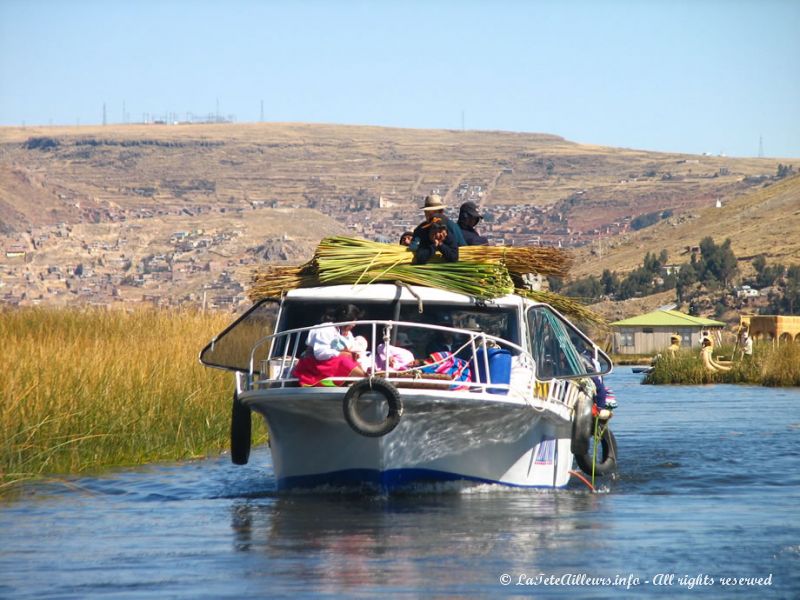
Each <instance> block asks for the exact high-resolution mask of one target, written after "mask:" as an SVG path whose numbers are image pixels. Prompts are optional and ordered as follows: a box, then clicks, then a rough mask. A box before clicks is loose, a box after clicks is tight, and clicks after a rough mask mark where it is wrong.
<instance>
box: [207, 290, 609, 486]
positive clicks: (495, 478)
mask: <svg viewBox="0 0 800 600" xmlns="http://www.w3.org/2000/svg"><path fill="white" fill-rule="evenodd" d="M343 303H349V304H354V305H356V306H357V307H358V308H359V309H360V311H361V314H362V315H363V317H362V318H361V319H359V320H358V321H356V322H354V325H355V328H354V329H353V333H354V334H357V335H358V336H359V337H362V338H363V339H365V340H366V346H367V351H366V352H365V355H364V356H363V357H362V359H361V362H362V364H364V372H365V373H366V376H363V377H351V376H342V377H335V378H332V381H327V382H326V383H327V385H314V386H304V385H301V384H300V381H299V380H298V377H297V376H296V371H295V367H296V365H297V362H298V360H299V359H300V358H301V357H302V356H303V353H304V352H306V341H307V339H308V335H309V331H311V330H312V329H313V328H315V327H319V326H320V323H321V320H322V315H324V314H325V313H326V311H328V310H329V309H330V308H331V307H335V306H337V305H341V304H343ZM350 324H353V323H350ZM334 325H344V323H338V324H337V323H334ZM437 344H438V345H437ZM401 346H402V347H403V349H404V351H405V352H406V353H407V355H408V354H410V355H413V357H414V358H415V360H414V361H413V362H410V363H409V364H404V365H402V366H401V367H397V366H396V365H394V364H392V361H390V360H385V357H386V352H387V351H391V349H392V348H395V347H401ZM382 357H383V359H384V360H381V358H382ZM587 357H588V359H587ZM200 361H201V362H202V363H203V364H204V365H206V366H209V367H215V368H221V369H227V370H229V371H233V372H235V374H236V389H235V391H234V394H233V408H232V425H231V454H232V459H233V461H234V462H235V463H238V464H243V463H246V462H247V460H248V456H249V451H250V419H251V413H253V412H254V413H258V414H260V415H261V416H262V417H263V418H264V420H265V421H266V425H267V428H268V432H269V445H270V449H271V453H272V463H273V468H274V471H275V477H276V480H277V484H278V488H279V489H281V490H286V489H292V488H298V487H316V486H328V485H332V486H341V485H345V486H363V487H368V488H377V489H379V490H386V491H388V490H394V489H396V488H400V487H403V486H408V485H414V484H418V483H439V482H459V483H460V484H463V485H474V484H487V483H489V484H501V485H505V486H517V487H526V488H528V487H532V488H537V487H541V488H560V487H563V486H565V485H567V484H568V482H569V481H570V478H571V476H572V475H573V474H577V472H576V471H574V470H573V461H574V460H577V462H578V466H579V467H580V468H581V469H582V470H583V471H585V472H587V473H591V474H592V475H595V474H596V475H603V474H608V473H611V472H613V470H614V467H615V465H616V442H615V440H614V437H613V434H612V433H611V431H610V429H609V428H608V422H607V421H603V422H600V423H599V424H598V420H597V419H596V418H593V416H592V415H593V409H592V407H593V404H592V389H593V383H592V381H593V380H596V378H599V377H602V376H604V375H607V374H608V373H610V372H611V370H612V363H611V360H610V359H609V357H608V356H607V355H606V354H605V353H604V352H603V351H602V350H601V349H600V348H599V347H598V346H597V345H596V344H595V343H594V342H593V341H592V340H591V339H590V338H589V337H588V336H587V335H585V334H584V333H583V332H582V331H581V330H580V329H579V328H578V327H577V326H576V325H574V324H573V323H571V322H570V320H569V319H567V318H566V317H565V316H564V315H562V314H561V313H559V312H558V311H557V310H555V309H554V308H552V307H551V306H550V305H548V304H544V303H541V302H535V301H533V300H531V299H529V298H527V297H524V296H522V295H516V294H509V295H506V296H503V297H499V298H494V299H490V300H486V299H479V298H475V297H472V296H468V295H464V294H459V293H454V292H450V291H444V290H441V289H436V288H432V287H423V286H414V285H407V284H401V283H397V284H390V283H376V284H366V285H330V286H321V287H308V288H298V289H293V290H290V291H288V292H287V293H284V294H282V296H281V297H280V298H268V299H264V300H261V301H259V302H257V303H256V304H255V305H253V306H252V307H251V308H250V309H249V310H247V311H246V312H245V313H244V314H243V315H242V316H241V317H239V318H238V319H237V320H236V321H234V322H233V323H232V324H231V325H230V326H228V327H227V328H226V329H225V330H224V331H222V332H221V333H220V334H218V335H217V336H215V337H214V338H213V339H212V340H211V342H210V343H209V344H208V345H207V346H206V347H205V348H204V349H203V350H202V351H201V353H200ZM448 361H449V362H451V363H453V364H456V363H457V364H458V365H460V368H459V369H457V371H458V376H457V377H455V376H452V375H451V374H450V373H448V372H447V369H443V368H441V367H442V366H443V365H444V366H446V365H445V363H447V362H448ZM596 412H597V411H596V410H595V411H594V413H596ZM598 425H599V429H598ZM598 431H599V432H598Z"/></svg>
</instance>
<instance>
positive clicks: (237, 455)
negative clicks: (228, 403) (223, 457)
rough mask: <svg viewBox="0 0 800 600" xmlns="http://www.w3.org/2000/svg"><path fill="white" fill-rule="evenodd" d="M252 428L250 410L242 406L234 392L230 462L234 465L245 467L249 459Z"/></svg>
mask: <svg viewBox="0 0 800 600" xmlns="http://www.w3.org/2000/svg"><path fill="white" fill-rule="evenodd" d="M252 427H253V425H252V418H251V416H250V409H249V408H248V407H247V406H245V405H244V404H242V401H241V400H239V395H238V394H237V393H236V392H235V391H234V392H233V409H232V411H231V462H232V463H233V464H235V465H246V464H247V461H248V460H249V459H250V438H251V435H252Z"/></svg>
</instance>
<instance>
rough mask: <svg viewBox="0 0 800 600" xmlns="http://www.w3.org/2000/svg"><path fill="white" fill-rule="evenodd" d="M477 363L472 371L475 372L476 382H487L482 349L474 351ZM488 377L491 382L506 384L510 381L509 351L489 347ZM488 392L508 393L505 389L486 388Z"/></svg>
mask: <svg viewBox="0 0 800 600" xmlns="http://www.w3.org/2000/svg"><path fill="white" fill-rule="evenodd" d="M475 360H476V362H477V365H473V367H474V368H473V369H472V372H473V373H475V381H476V382H477V383H489V378H488V377H486V361H485V360H484V357H483V350H482V349H481V350H478V351H477V352H476V353H475ZM488 362H489V377H491V380H492V383H502V384H508V383H509V382H510V381H511V352H509V351H508V350H505V349H503V348H489V361H488ZM488 392H489V393H490V394H503V395H505V394H508V390H507V389H501V388H488Z"/></svg>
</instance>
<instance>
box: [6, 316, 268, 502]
mask: <svg viewBox="0 0 800 600" xmlns="http://www.w3.org/2000/svg"><path fill="white" fill-rule="evenodd" d="M230 320H231V318H230V315H221V314H211V313H208V314H203V313H200V312H194V311H164V310H146V309H141V310H137V311H135V312H132V313H127V312H123V311H119V310H104V309H86V310H69V309H54V308H30V309H18V310H5V311H0V339H3V341H4V343H5V348H6V356H5V360H4V361H3V363H2V366H0V391H2V398H3V401H2V404H0V492H2V490H3V489H4V488H8V487H9V486H10V485H11V484H13V483H14V482H18V481H21V480H26V479H31V478H37V477H42V476H45V475H50V474H62V473H77V472H82V471H90V470H95V469H99V468H103V467H108V466H116V465H131V464H141V463H144V462H148V461H154V460H174V459H182V458H189V457H196V456H202V455H205V454H206V453H209V452H217V451H219V450H220V449H223V448H225V447H227V445H228V437H229V426H230V421H229V419H230V398H231V394H232V389H233V383H232V376H231V375H230V374H228V373H225V372H223V371H218V370H213V369H207V368H205V367H203V366H202V365H200V364H199V363H198V360H197V355H198V352H199V350H200V349H201V348H202V346H203V345H204V344H205V343H206V342H207V341H208V340H209V339H211V337H212V336H213V335H214V334H215V333H218V332H219V331H221V330H222V329H223V328H224V327H225V325H227V323H228V322H229V321H230ZM254 421H256V420H254ZM259 435H261V436H263V429H262V430H260V433H259Z"/></svg>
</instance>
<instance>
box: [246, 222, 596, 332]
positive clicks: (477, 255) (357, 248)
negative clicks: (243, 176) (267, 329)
mask: <svg viewBox="0 0 800 600" xmlns="http://www.w3.org/2000/svg"><path fill="white" fill-rule="evenodd" d="M459 253H460V258H461V260H459V261H458V262H453V263H448V262H444V261H442V260H441V259H434V260H432V261H431V262H429V263H428V264H425V265H413V264H412V260H413V258H414V254H413V253H412V252H409V251H408V249H407V248H406V247H405V246H400V245H398V244H383V243H380V242H372V241H369V240H363V239H358V238H351V237H346V236H335V237H328V238H325V239H323V240H322V241H321V242H320V243H319V246H318V247H317V250H316V252H315V254H314V258H313V259H312V260H310V261H309V262H307V263H305V264H303V265H300V266H296V267H287V266H272V267H266V268H261V269H260V270H259V271H258V272H256V273H254V274H253V276H252V277H251V289H250V291H249V292H248V296H249V298H250V299H251V300H254V301H255V300H258V299H261V298H266V297H269V296H273V297H274V296H278V295H280V294H281V293H282V292H284V291H288V290H290V289H295V288H298V287H312V286H315V285H336V284H351V285H356V284H368V283H377V282H389V281H402V282H404V283H408V284H410V285H420V286H426V287H435V288H440V289H445V290H449V291H452V292H457V293H462V294H468V295H471V296H476V297H479V298H496V297H498V296H503V295H505V294H509V293H511V292H513V291H514V282H513V280H512V277H511V275H514V276H515V277H520V276H521V275H523V274H525V273H531V272H534V273H542V274H552V275H559V276H564V275H565V274H566V272H567V270H568V268H569V264H570V259H569V257H568V256H567V255H566V254H565V253H564V252H562V251H560V250H556V249H554V248H538V247H497V246H462V247H461V248H460V249H459ZM517 291H518V292H520V293H521V294H522V295H529V297H531V298H532V299H534V300H539V301H541V302H548V303H550V304H552V305H553V306H555V307H556V308H557V309H558V310H560V311H561V312H564V313H565V314H569V315H572V316H576V317H578V318H583V319H585V320H587V321H588V322H590V323H602V319H601V318H600V317H598V316H597V315H596V314H595V313H593V312H592V311H589V310H588V309H586V308H585V307H584V306H583V305H581V304H578V303H577V302H575V301H574V300H570V299H568V298H565V297H563V296H559V295H558V294H552V293H549V292H529V291H526V290H517ZM537 295H538V297H537Z"/></svg>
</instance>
